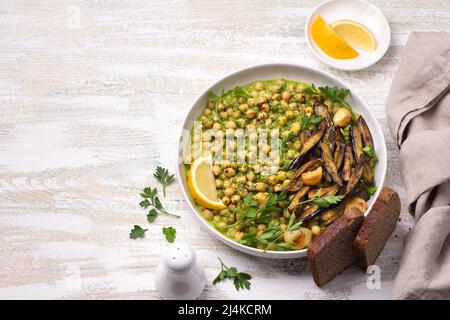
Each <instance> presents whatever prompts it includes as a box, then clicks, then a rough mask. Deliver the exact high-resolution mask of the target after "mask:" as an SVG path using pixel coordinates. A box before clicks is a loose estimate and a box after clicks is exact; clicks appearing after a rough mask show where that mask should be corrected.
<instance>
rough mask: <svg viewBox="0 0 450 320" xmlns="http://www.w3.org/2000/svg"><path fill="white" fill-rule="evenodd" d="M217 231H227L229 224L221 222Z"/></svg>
mask: <svg viewBox="0 0 450 320" xmlns="http://www.w3.org/2000/svg"><path fill="white" fill-rule="evenodd" d="M217 229H219V230H220V231H225V230H226V229H227V223H226V222H225V221H220V222H219V223H218V224H217Z"/></svg>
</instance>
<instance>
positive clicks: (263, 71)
mask: <svg viewBox="0 0 450 320" xmlns="http://www.w3.org/2000/svg"><path fill="white" fill-rule="evenodd" d="M276 78H285V79H289V80H296V81H301V82H308V83H314V84H315V85H316V86H323V85H328V86H337V87H341V88H348V89H350V92H351V93H350V95H349V96H348V97H347V102H348V103H349V104H350V105H351V106H352V107H353V109H354V110H355V111H356V112H358V113H360V114H361V115H362V116H363V117H364V119H365V120H366V122H367V125H368V126H369V129H370V131H371V133H372V136H373V140H374V148H375V152H376V154H377V156H378V158H379V161H378V164H377V167H376V170H375V182H376V185H377V186H378V188H377V192H376V193H375V195H374V196H372V198H371V199H370V200H369V202H368V210H367V211H366V214H367V213H368V212H369V210H370V209H371V207H372V205H373V203H374V201H375V199H376V198H377V197H378V194H379V192H380V190H381V186H382V185H383V182H384V178H385V175H386V162H387V160H386V143H385V141H384V136H383V133H382V131H381V128H380V125H379V124H378V122H377V120H376V118H375V116H374V115H373V113H372V112H371V111H370V109H369V107H368V106H367V105H366V104H365V103H364V101H363V100H362V99H361V98H360V97H359V96H358V95H357V94H356V93H355V92H354V91H353V90H352V89H351V88H350V87H348V86H347V85H346V84H345V83H344V82H342V81H341V80H339V79H337V78H336V77H334V76H333V75H331V74H329V73H326V72H323V71H320V70H318V69H314V68H311V67H306V66H301V65H292V64H264V65H259V66H254V67H250V68H247V69H243V70H241V71H238V72H235V73H232V74H230V75H228V76H226V77H225V78H223V79H221V80H219V81H217V82H216V83H214V84H213V85H212V86H210V87H209V88H207V89H206V90H205V91H204V92H203V93H202V94H201V95H200V96H199V97H198V98H197V99H196V100H195V102H194V104H193V105H192V106H191V107H190V108H189V111H188V112H187V114H186V116H185V118H184V121H183V126H182V132H181V135H180V140H179V145H178V149H177V176H178V181H179V182H180V185H181V189H182V191H183V194H184V196H185V198H186V200H187V202H188V204H189V206H190V208H191V209H192V211H193V212H194V214H195V215H196V216H197V218H198V220H199V221H200V222H201V223H202V224H203V226H204V227H205V228H206V230H208V231H209V232H210V233H211V234H213V235H214V236H215V237H216V238H217V239H219V240H220V241H222V242H224V243H226V244H227V245H229V246H230V247H233V248H235V249H237V250H239V251H242V252H245V253H248V254H251V255H254V256H259V257H265V258H273V259H290V258H299V257H303V256H305V255H306V250H305V249H302V250H296V251H264V250H261V249H256V248H252V247H248V246H245V245H242V244H239V243H237V242H235V241H233V240H231V239H229V238H227V237H226V236H224V235H223V234H221V233H220V232H219V231H217V230H216V229H215V228H214V227H212V226H211V225H210V224H209V223H208V221H206V219H205V218H203V216H202V215H201V213H200V212H198V210H197V208H196V207H195V205H194V201H193V200H192V197H191V195H190V193H189V190H188V185H187V181H186V180H187V179H186V174H185V169H184V164H183V162H182V160H183V150H184V148H185V147H187V146H189V144H188V141H187V140H186V136H185V135H186V133H187V132H189V131H190V130H191V128H192V127H193V125H194V121H195V119H196V118H197V117H198V115H199V114H200V113H201V112H202V111H203V109H204V108H205V106H206V105H207V103H208V92H209V91H214V92H216V93H218V92H221V91H222V89H224V90H229V89H232V88H234V87H236V86H238V85H243V84H246V83H249V82H252V81H255V80H269V79H276ZM183 137H184V138H183Z"/></svg>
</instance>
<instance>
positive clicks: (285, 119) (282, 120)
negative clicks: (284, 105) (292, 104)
mask: <svg viewBox="0 0 450 320" xmlns="http://www.w3.org/2000/svg"><path fill="white" fill-rule="evenodd" d="M278 123H279V124H280V126H284V125H286V123H287V118H286V117H284V116H280V117H278Z"/></svg>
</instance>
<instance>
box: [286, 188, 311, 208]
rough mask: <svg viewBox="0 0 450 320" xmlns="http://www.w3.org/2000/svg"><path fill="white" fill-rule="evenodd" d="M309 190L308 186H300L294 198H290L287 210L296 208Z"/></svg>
mask: <svg viewBox="0 0 450 320" xmlns="http://www.w3.org/2000/svg"><path fill="white" fill-rule="evenodd" d="M308 191H309V187H308V186H302V187H301V188H300V190H299V191H298V192H297V193H296V194H295V196H294V198H292V200H291V203H290V204H289V207H288V209H289V210H297V209H298V207H299V205H300V202H302V200H303V198H304V197H305V196H306V194H307V193H308Z"/></svg>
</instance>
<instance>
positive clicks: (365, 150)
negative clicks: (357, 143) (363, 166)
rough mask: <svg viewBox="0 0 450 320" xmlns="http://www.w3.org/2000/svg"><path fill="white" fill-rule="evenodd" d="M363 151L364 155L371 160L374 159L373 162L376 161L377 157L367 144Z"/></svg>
mask: <svg viewBox="0 0 450 320" xmlns="http://www.w3.org/2000/svg"><path fill="white" fill-rule="evenodd" d="M363 151H364V153H365V154H367V155H368V156H369V157H371V158H372V159H374V160H375V161H378V157H377V155H376V153H375V151H374V150H373V146H372V145H371V144H370V143H369V144H367V145H366V146H365V147H364V148H363Z"/></svg>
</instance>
